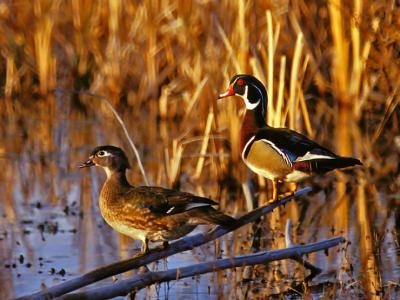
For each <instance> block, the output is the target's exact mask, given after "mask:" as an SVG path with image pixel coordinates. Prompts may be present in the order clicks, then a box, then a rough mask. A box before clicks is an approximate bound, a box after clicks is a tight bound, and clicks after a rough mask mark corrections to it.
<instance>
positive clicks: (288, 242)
mask: <svg viewBox="0 0 400 300" xmlns="http://www.w3.org/2000/svg"><path fill="white" fill-rule="evenodd" d="M343 240H344V239H343ZM285 241H286V248H295V247H298V246H297V245H296V244H295V243H293V240H292V220H290V219H288V220H287V221H286V229H285ZM302 254H303V253H299V252H295V253H294V254H293V256H292V257H291V259H293V260H295V261H297V262H298V263H299V264H301V265H303V266H304V267H305V268H307V269H309V270H310V271H311V274H310V275H308V276H307V277H306V278H305V279H304V281H305V282H308V281H310V280H312V279H313V278H314V277H315V276H317V275H318V274H319V273H321V272H322V270H321V269H320V268H318V267H316V266H314V265H313V264H311V263H310V262H308V261H307V260H305V259H304V258H303V257H302Z"/></svg>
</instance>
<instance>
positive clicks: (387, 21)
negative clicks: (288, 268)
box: [0, 0, 400, 297]
mask: <svg viewBox="0 0 400 300" xmlns="http://www.w3.org/2000/svg"><path fill="white" fill-rule="evenodd" d="M399 20H400V8H399V6H398V3H396V1H392V0H391V1H389V0H387V1H378V2H377V1H370V0H364V1H363V0H357V1H340V0H330V1H328V2H327V3H325V2H320V1H278V2H274V1H243V0H240V1H227V0H223V1H183V0H181V1H179V0H151V1H143V2H138V1H79V0H74V1H52V0H34V1H25V0H18V1H1V2H0V31H1V34H0V49H1V50H0V57H1V58H2V60H1V64H0V82H1V86H2V91H1V94H0V96H1V99H0V100H1V103H0V115H1V117H2V126H1V129H0V133H1V136H2V137H3V138H2V139H1V140H0V143H1V144H0V150H1V155H2V158H1V159H2V160H3V161H4V160H5V157H6V158H8V159H15V158H16V157H19V158H21V157H23V158H24V159H26V160H29V161H32V165H30V166H29V168H28V169H25V171H24V172H22V171H21V170H12V171H8V172H17V174H18V176H21V178H23V182H24V183H25V185H24V191H25V193H26V195H28V194H29V192H30V191H31V192H32V190H33V186H32V185H31V184H30V182H31V181H32V180H33V178H36V177H39V178H43V180H48V181H49V182H50V183H54V181H57V180H60V178H62V174H61V173H59V172H60V171H58V169H57V167H58V166H59V165H60V162H62V161H63V159H64V158H63V156H65V155H66V156H67V158H68V159H67V161H66V162H64V165H63V166H64V167H63V172H71V170H72V167H73V166H72V162H71V158H72V157H75V155H77V154H79V155H81V154H82V150H83V149H89V148H90V147H92V146H94V145H97V144H99V143H115V144H117V145H121V146H125V147H128V143H127V141H126V139H125V137H124V135H123V133H122V132H121V131H120V130H119V129H118V124H117V123H116V120H115V119H114V118H113V116H112V114H111V113H110V111H109V108H108V107H107V106H106V105H105V104H104V103H100V102H99V101H95V100H93V99H90V98H89V97H87V96H62V97H61V98H60V99H59V100H57V99H56V98H55V95H54V93H53V91H54V89H55V88H61V89H75V90H87V91H90V92H92V93H96V94H101V95H104V96H105V97H107V98H108V99H109V100H110V102H111V103H112V104H113V106H114V107H115V109H116V110H117V111H118V112H119V113H120V115H121V118H122V119H123V120H124V122H125V123H126V125H127V128H128V129H129V131H130V133H131V134H132V136H134V139H135V141H136V142H137V143H138V144H139V145H138V146H139V151H140V153H141V154H142V157H143V160H144V168H145V169H146V171H147V173H148V177H149V181H150V183H151V184H155V185H164V186H173V187H176V188H181V189H184V190H189V191H193V192H196V193H198V194H202V195H206V196H213V197H214V198H216V197H218V196H219V197H220V198H221V200H220V201H221V204H222V207H223V208H224V209H225V210H227V212H231V213H233V212H235V213H236V212H237V211H238V210H239V211H240V209H242V208H244V207H246V204H245V202H244V201H245V198H244V197H243V196H242V191H241V186H242V183H243V182H245V181H246V179H247V178H248V177H249V176H250V178H251V179H254V180H253V182H254V183H255V188H256V191H257V192H258V191H260V199H262V197H264V198H267V197H268V195H265V192H264V189H263V187H264V186H267V187H268V186H269V184H270V183H269V182H267V181H265V180H264V179H263V178H258V180H256V178H255V176H254V175H252V174H250V175H249V173H248V171H247V169H246V168H245V166H244V165H243V163H242V162H241V158H240V154H239V151H238V147H237V145H238V132H239V129H240V122H241V117H242V113H243V105H242V103H241V101H236V100H235V99H232V100H229V101H223V102H218V103H217V101H216V97H217V95H218V93H220V92H221V91H223V90H225V88H226V87H227V85H228V82H229V79H230V78H231V77H232V76H233V75H234V74H236V73H251V74H254V75H255V76H257V77H258V78H260V80H262V81H263V82H264V83H265V85H266V87H267V90H268V95H269V102H268V116H267V119H268V123H269V124H270V125H273V126H277V127H278V126H285V127H289V128H292V129H295V130H297V131H300V132H303V133H305V134H307V135H308V136H310V137H311V138H313V139H315V140H316V141H318V142H319V143H321V144H323V145H325V146H326V147H328V148H331V149H332V150H335V151H336V152H338V153H339V154H341V155H350V156H355V157H358V158H360V159H361V160H362V161H363V162H364V167H363V168H362V169H359V170H358V171H357V173H354V172H353V173H351V174H350V175H348V174H343V173H340V174H337V175H336V181H335V183H334V184H332V183H324V182H323V181H321V180H319V181H318V180H317V182H319V183H320V184H321V185H322V186H323V189H324V190H325V191H331V193H330V194H329V193H327V194H326V195H325V196H323V197H325V201H326V203H324V204H323V205H322V206H318V207H317V209H316V210H315V209H313V207H309V206H307V205H308V204H307V201H305V202H304V204H296V203H291V204H289V205H288V206H287V210H285V212H284V211H277V212H275V216H273V217H271V221H270V223H269V224H266V225H265V226H266V228H265V230H269V229H271V228H272V229H277V228H278V229H279V228H282V224H284V223H285V220H286V218H288V217H289V218H292V219H294V220H299V218H300V216H303V215H304V212H305V210H306V208H307V207H308V216H309V219H307V221H304V220H303V221H304V222H310V223H311V222H315V220H318V221H317V223H316V224H317V225H321V226H325V227H328V226H330V227H332V228H333V230H336V231H337V232H341V233H344V235H345V236H347V238H349V239H356V240H353V242H354V243H356V244H360V245H361V246H360V247H359V248H358V247H356V249H358V250H357V251H359V253H358V254H359V255H360V257H361V261H360V269H361V270H379V268H380V261H379V256H378V255H377V254H374V253H376V252H375V250H376V249H377V248H380V247H382V243H383V242H382V241H383V239H384V232H385V228H386V227H385V226H387V222H388V221H387V220H388V218H390V217H391V216H392V215H391V213H390V211H389V207H392V206H393V203H392V202H391V200H389V199H393V198H391V196H390V195H393V194H396V193H398V191H399V181H398V178H399V167H398V164H399V155H398V153H399V152H398V151H397V152H395V151H394V150H393V139H394V137H396V136H399V117H400V114H399V109H398V107H399V101H400V100H399V99H400V97H399V89H400V80H399V78H400V57H399V55H398V54H399V53H400V35H399V25H400V23H399ZM66 108H68V110H67V109H66ZM60 112H61V113H63V114H60ZM57 122H61V123H57ZM62 122H64V123H62ZM88 123H90V125H89V126H86V125H85V124H88ZM57 124H58V126H59V127H58V128H59V129H60V130H58V131H57V134H59V136H58V138H57V139H56V138H55V134H56V131H55V129H54V128H55V126H56V125H57ZM65 124H67V127H64V125H65ZM61 128H64V129H65V130H66V131H62V130H61ZM96 129H100V130H98V131H96ZM66 144H67V145H68V146H65V145H66ZM27 151H28V152H27ZM44 154H54V156H55V157H56V160H55V162H50V163H49V164H43V159H41V158H40V156H41V155H44ZM131 154H132V153H131ZM130 156H131V155H130ZM5 161H6V165H8V166H10V164H11V163H10V162H9V161H8V160H5ZM56 162H57V163H56ZM11 169H12V168H11ZM49 170H50V171H49ZM48 172H52V174H53V175H55V176H54V177H53V178H51V179H49V178H48V177H47V175H46V173H48ZM1 176H2V182H3V183H4V184H6V186H8V187H3V189H4V190H5V198H4V200H3V204H4V212H6V215H7V218H8V219H9V220H10V221H12V220H15V218H17V213H16V208H15V207H14V204H13V200H12V199H13V196H12V192H11V190H10V188H9V187H10V185H7V183H10V182H11V183H12V182H13V181H12V180H11V179H10V178H13V174H11V173H7V174H5V175H1ZM130 177H131V179H132V182H136V183H143V179H142V178H141V177H140V175H139V170H138V168H137V166H134V168H133V170H132V172H130ZM334 177H335V176H333V175H329V178H330V179H332V178H334ZM396 178H397V179H396ZM396 180H397V181H396ZM331 181H332V180H331ZM331 181H330V182H331ZM216 183H219V184H216ZM332 185H333V187H332ZM67 188H68V187H67V186H64V187H63V188H55V189H51V190H50V193H48V199H51V201H53V202H54V201H56V202H57V201H62V200H61V199H63V193H65V192H63V190H65V189H67ZM317 190H318V187H317ZM316 193H317V196H318V195H319V196H321V195H320V193H318V192H316ZM382 193H383V195H384V196H380V195H382ZM64 196H65V195H64ZM238 196H239V197H238ZM232 198H234V201H232ZM85 199H86V198H85ZM395 199H396V198H395ZM82 201H83V200H82ZM84 201H90V200H88V199H86V200H84ZM310 201H313V200H310ZM85 203H86V202H85ZM84 205H86V206H88V205H89V204H88V203H86V204H84ZM318 208H319V209H322V211H324V212H325V213H324V214H323V215H320V214H318ZM355 212H356V213H355ZM353 214H354V215H357V222H356V223H353V220H352V217H351V215H353ZM376 218H381V219H383V220H384V221H382V222H380V223H378V224H376V223H374V220H375V219H376ZM299 222H300V223H301V222H302V220H299ZM350 226H355V229H354V230H355V231H356V232H359V235H356V236H354V235H351V234H349V227H350ZM395 231H396V230H395ZM397 232H399V229H398V228H397ZM305 236H306V233H303V235H301V234H300V238H301V237H304V238H305ZM374 236H379V238H375V239H374V238H373V237H374ZM393 237H394V239H395V240H396V239H397V240H399V236H398V233H397V235H396V234H394V235H393ZM276 241H277V242H276V243H275V242H274V243H275V244H273V246H279V243H281V242H279V239H276ZM365 241H367V242H365ZM364 242H365V243H366V244H364ZM265 245H270V242H268V241H265ZM353 254H354V255H355V253H354V252H353ZM350 260H351V259H350ZM338 261H339V264H340V261H341V260H340V258H339V259H338ZM342 267H343V268H348V266H347V265H346V263H344V264H343V265H342ZM267 272H268V271H267ZM381 275H382V274H381V272H371V273H370V276H369V277H368V278H363V280H362V281H361V284H362V288H361V290H362V293H364V294H375V293H376V292H379V291H381V288H382V286H383V285H385V284H386V283H385V282H383V283H382V278H381ZM339 284H340V281H339ZM330 288H331V289H330V290H329V291H327V292H324V293H326V296H327V297H329V295H331V294H330V293H334V294H335V293H337V294H339V295H341V293H342V292H343V293H344V295H346V291H345V290H340V289H339V288H338V287H337V286H334V287H330ZM335 289H338V290H336V291H335Z"/></svg>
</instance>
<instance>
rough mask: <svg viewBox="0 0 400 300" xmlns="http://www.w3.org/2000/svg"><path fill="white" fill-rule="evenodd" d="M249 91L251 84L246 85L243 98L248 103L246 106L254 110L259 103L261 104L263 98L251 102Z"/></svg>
mask: <svg viewBox="0 0 400 300" xmlns="http://www.w3.org/2000/svg"><path fill="white" fill-rule="evenodd" d="M248 93H249V86H248V85H246V86H245V92H244V95H243V96H242V98H243V99H244V103H246V108H247V109H248V110H253V109H255V108H256V107H257V106H258V104H260V101H261V98H260V99H258V101H257V102H256V103H251V102H250V101H249V98H248V96H247V95H248Z"/></svg>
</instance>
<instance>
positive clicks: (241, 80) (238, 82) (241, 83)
mask: <svg viewBox="0 0 400 300" xmlns="http://www.w3.org/2000/svg"><path fill="white" fill-rule="evenodd" d="M236 83H237V84H238V85H243V83H244V81H243V79H239V80H238V81H236Z"/></svg>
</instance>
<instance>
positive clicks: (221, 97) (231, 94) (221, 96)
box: [218, 84, 235, 99]
mask: <svg viewBox="0 0 400 300" xmlns="http://www.w3.org/2000/svg"><path fill="white" fill-rule="evenodd" d="M233 95H235V92H234V91H233V84H231V85H230V86H229V88H228V89H227V90H226V92H225V93H222V94H220V95H219V96H218V99H223V98H226V97H229V96H233Z"/></svg>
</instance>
